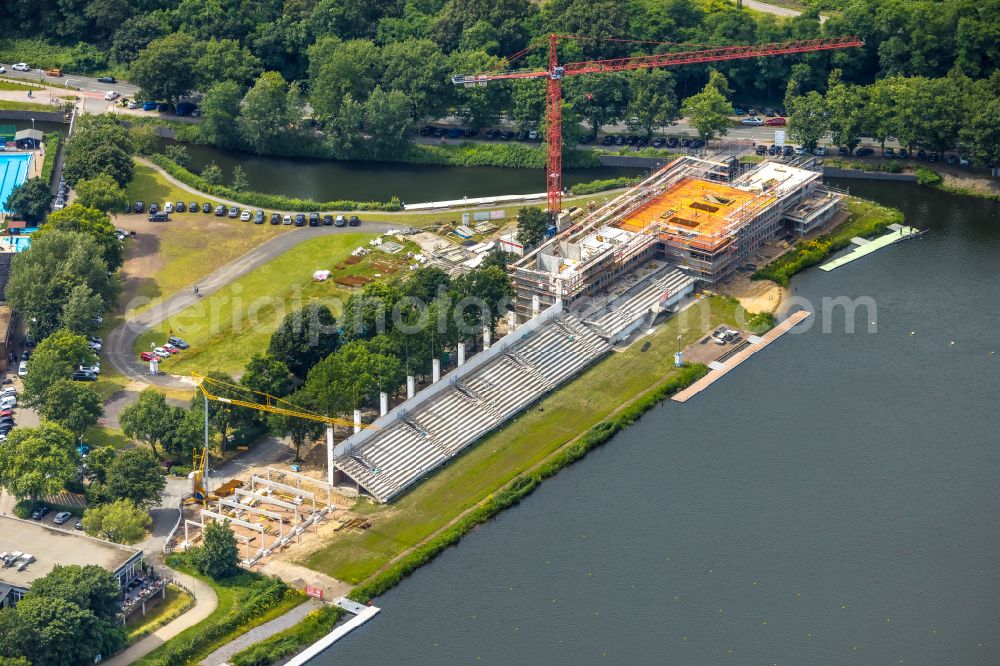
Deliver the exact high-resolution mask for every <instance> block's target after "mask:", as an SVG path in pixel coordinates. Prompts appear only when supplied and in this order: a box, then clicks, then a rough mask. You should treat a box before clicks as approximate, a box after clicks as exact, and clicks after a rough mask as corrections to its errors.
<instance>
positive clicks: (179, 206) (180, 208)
mask: <svg viewBox="0 0 1000 666" xmlns="http://www.w3.org/2000/svg"><path fill="white" fill-rule="evenodd" d="M174 211H176V212H178V213H186V212H187V204H185V203H184V202H183V201H178V202H177V203H175V204H174Z"/></svg>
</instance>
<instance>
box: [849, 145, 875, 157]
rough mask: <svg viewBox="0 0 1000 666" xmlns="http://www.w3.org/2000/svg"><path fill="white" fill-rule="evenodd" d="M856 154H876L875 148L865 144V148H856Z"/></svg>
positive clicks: (859, 155)
mask: <svg viewBox="0 0 1000 666" xmlns="http://www.w3.org/2000/svg"><path fill="white" fill-rule="evenodd" d="M854 154H855V155H857V156H858V157H868V156H869V155H874V154H875V149H874V148H870V147H868V146H865V147H863V148H858V149H857V150H855V151H854Z"/></svg>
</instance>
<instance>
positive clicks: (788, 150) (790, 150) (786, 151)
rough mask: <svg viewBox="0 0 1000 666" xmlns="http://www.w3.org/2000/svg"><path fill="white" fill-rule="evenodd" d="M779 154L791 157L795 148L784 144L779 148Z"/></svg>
mask: <svg viewBox="0 0 1000 666" xmlns="http://www.w3.org/2000/svg"><path fill="white" fill-rule="evenodd" d="M781 154H782V155H784V156H785V157H791V156H792V155H794V154H795V149H794V148H792V147H791V146H785V147H784V148H782V149H781Z"/></svg>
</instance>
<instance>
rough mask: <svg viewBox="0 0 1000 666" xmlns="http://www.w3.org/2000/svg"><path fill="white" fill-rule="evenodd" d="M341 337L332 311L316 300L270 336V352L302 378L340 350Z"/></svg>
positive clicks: (297, 312)
mask: <svg viewBox="0 0 1000 666" xmlns="http://www.w3.org/2000/svg"><path fill="white" fill-rule="evenodd" d="M339 345H340V334H339V332H338V331H337V320H336V319H335V318H334V316H333V313H332V312H330V308H328V307H327V306H325V305H323V304H322V303H319V302H317V301H310V302H309V303H308V304H307V305H306V306H305V307H303V308H301V309H299V310H296V311H295V312H290V313H289V314H287V315H285V318H284V319H283V320H282V321H281V325H280V326H278V328H277V329H275V331H274V333H272V334H271V341H270V342H269V343H268V346H267V353H268V355H269V356H271V357H272V358H274V359H275V360H276V361H279V362H281V363H284V364H285V366H286V367H287V368H288V369H289V370H290V371H291V372H292V374H294V375H295V376H296V377H298V378H299V379H305V377H306V375H307V374H308V372H309V369H310V368H312V367H313V366H314V365H316V364H317V363H319V362H320V361H321V360H322V359H324V358H326V357H327V356H329V355H330V354H331V353H333V352H334V351H336V350H337V347H338V346H339Z"/></svg>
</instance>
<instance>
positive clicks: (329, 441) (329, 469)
mask: <svg viewBox="0 0 1000 666" xmlns="http://www.w3.org/2000/svg"><path fill="white" fill-rule="evenodd" d="M326 481H327V483H329V484H330V485H331V486H332V485H333V426H332V425H328V426H327V427H326ZM251 492H253V490H252V489H251Z"/></svg>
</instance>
